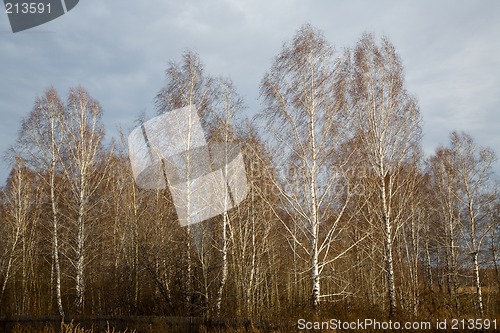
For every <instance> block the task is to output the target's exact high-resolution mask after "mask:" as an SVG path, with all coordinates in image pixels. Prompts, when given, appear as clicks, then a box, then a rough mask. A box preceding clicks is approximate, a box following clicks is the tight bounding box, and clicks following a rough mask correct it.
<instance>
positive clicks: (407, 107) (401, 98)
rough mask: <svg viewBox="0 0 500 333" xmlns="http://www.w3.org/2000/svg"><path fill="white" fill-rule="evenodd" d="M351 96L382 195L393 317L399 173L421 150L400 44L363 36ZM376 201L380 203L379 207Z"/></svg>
mask: <svg viewBox="0 0 500 333" xmlns="http://www.w3.org/2000/svg"><path fill="white" fill-rule="evenodd" d="M352 62H353V69H352V82H351V86H350V89H351V90H350V97H351V98H352V101H351V102H352V108H353V112H354V114H355V117H356V120H355V121H354V128H355V130H356V132H357V135H359V136H360V138H361V142H362V145H363V146H364V147H365V149H366V150H367V156H366V159H367V160H366V163H367V167H368V168H369V169H370V173H373V174H374V177H375V178H374V179H375V181H376V183H377V185H376V187H377V192H378V196H379V199H380V200H378V201H377V202H372V203H371V204H372V207H373V211H374V213H376V217H377V219H378V220H379V228H380V230H381V231H382V234H383V237H384V242H383V243H384V263H385V264H384V266H385V267H384V269H385V274H386V280H387V295H388V299H389V316H391V317H393V316H394V315H395V313H396V307H397V304H396V288H395V281H394V263H393V241H394V237H395V232H396V231H398V229H399V228H400V227H401V223H402V222H403V221H401V220H400V219H399V218H398V216H400V214H399V212H398V210H399V209H401V208H398V209H394V204H395V198H397V197H398V196H399V192H401V190H399V189H398V188H399V187H404V186H406V185H407V183H405V182H404V181H403V182H402V183H399V184H397V183H396V179H398V174H399V173H400V172H401V170H403V168H402V167H403V165H404V164H405V163H407V162H408V161H409V160H410V159H411V158H412V156H414V155H415V152H416V151H417V150H418V147H419V141H420V132H421V131H420V114H419V108H418V105H417V102H416V100H415V98H413V97H412V96H411V95H409V93H408V92H407V91H406V89H405V83H404V74H403V65H402V63H401V59H400V58H399V56H398V54H397V53H396V51H395V48H394V46H393V45H392V44H391V43H390V42H389V40H387V38H382V40H381V43H380V45H377V44H376V42H375V38H374V36H373V35H363V36H362V38H361V39H360V41H359V42H358V44H357V45H356V47H355V49H354V52H353V59H352ZM373 205H375V206H373Z"/></svg>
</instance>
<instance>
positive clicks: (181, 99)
mask: <svg viewBox="0 0 500 333" xmlns="http://www.w3.org/2000/svg"><path fill="white" fill-rule="evenodd" d="M165 76H166V84H165V87H164V88H163V89H161V90H160V92H159V93H158V94H157V96H156V99H155V102H156V106H157V110H158V114H161V113H163V112H168V111H172V110H175V109H179V108H182V107H186V110H187V118H188V119H187V127H188V128H187V131H186V135H185V136H184V137H183V138H182V140H183V144H184V151H185V152H186V154H185V161H184V163H185V165H186V167H185V175H184V179H185V181H186V182H185V183H186V186H187V187H186V191H185V192H186V194H187V197H186V198H185V205H186V207H188V210H189V207H191V206H192V204H191V200H192V199H191V196H190V194H191V189H190V184H191V183H192V181H193V175H191V174H190V172H191V169H192V168H191V167H190V166H191V165H193V161H194V159H195V158H196V157H195V156H193V155H194V153H193V151H192V150H191V147H192V146H193V142H192V141H193V139H192V136H193V135H192V134H193V133H192V132H193V130H192V128H193V126H194V125H193V124H194V117H195V116H196V115H195V113H197V114H198V116H199V117H200V119H201V122H202V125H205V126H206V125H207V124H208V123H209V120H208V118H207V115H208V114H210V109H211V106H212V105H213V92H212V79H211V78H210V77H208V76H207V75H206V74H205V70H204V66H203V64H202V63H201V60H200V58H199V56H198V55H197V54H196V53H194V52H191V51H187V52H186V53H184V54H183V59H182V62H181V63H175V62H172V63H170V65H169V67H168V68H167V70H166V71H165ZM187 216H188V220H187V226H186V228H185V229H186V236H187V237H186V239H185V242H186V244H187V247H186V281H185V283H186V286H187V295H186V296H187V299H186V301H187V303H188V305H189V304H191V303H192V300H193V293H194V285H193V278H194V275H193V263H192V258H191V251H192V250H191V247H192V244H191V237H193V238H195V239H196V242H197V243H198V244H197V246H198V252H197V253H198V254H199V255H201V256H202V255H204V251H201V250H200V248H201V244H199V243H200V242H201V241H202V240H203V235H202V233H203V229H202V226H201V225H199V224H191V222H190V213H189V211H188V212H187ZM199 259H200V263H202V264H203V263H204V262H206V260H208V259H207V258H203V257H200V258H199ZM202 266H203V265H202ZM207 283H208V282H206V281H205V289H207Z"/></svg>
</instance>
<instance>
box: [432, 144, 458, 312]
mask: <svg viewBox="0 0 500 333" xmlns="http://www.w3.org/2000/svg"><path fill="white" fill-rule="evenodd" d="M456 171H457V170H456V167H455V166H454V161H453V154H452V151H451V150H450V149H447V148H444V147H440V148H438V149H436V152H435V154H434V156H432V157H431V158H430V172H431V176H432V186H433V187H432V188H433V190H434V193H433V198H434V199H435V200H436V201H435V202H436V203H437V205H435V208H434V210H435V212H436V214H438V216H439V217H440V220H439V221H438V222H439V225H440V226H441V228H442V229H441V230H442V231H443V232H442V236H441V237H440V238H441V244H442V246H443V247H444V249H445V253H446V261H445V265H446V277H447V279H446V281H447V290H448V293H449V295H450V296H451V297H452V299H453V303H454V307H455V311H456V312H457V313H458V311H459V308H460V303H459V299H458V268H459V267H458V263H457V256H458V251H457V249H458V247H459V244H460V238H459V237H460V229H461V228H460V216H459V203H458V196H457V191H458V175H457V172H456ZM440 234H441V233H440Z"/></svg>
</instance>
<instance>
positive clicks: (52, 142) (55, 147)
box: [12, 88, 66, 317]
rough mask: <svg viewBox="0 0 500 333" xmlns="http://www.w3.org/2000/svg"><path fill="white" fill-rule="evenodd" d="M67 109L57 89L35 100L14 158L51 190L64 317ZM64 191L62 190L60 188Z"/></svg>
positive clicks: (56, 284)
mask: <svg viewBox="0 0 500 333" xmlns="http://www.w3.org/2000/svg"><path fill="white" fill-rule="evenodd" d="M65 112H66V111H65V107H64V104H63V102H62V101H61V99H60V98H59V96H58V94H57V91H56V90H55V89H54V88H49V89H47V91H46V92H45V94H44V95H43V96H42V97H39V98H37V99H36V100H35V105H34V107H33V110H32V111H31V113H30V114H29V116H28V117H27V118H26V119H24V120H23V121H22V124H21V130H20V132H19V136H18V138H17V140H16V143H15V144H14V146H13V147H12V154H14V155H18V156H20V157H21V158H22V159H23V160H24V163H25V165H26V167H27V168H28V169H30V170H32V172H36V173H38V174H39V175H40V179H41V180H42V181H43V182H44V184H45V185H46V186H47V187H48V191H47V192H48V200H49V202H50V209H51V213H50V215H51V233H52V237H51V244H52V270H53V272H54V274H53V276H54V281H53V283H54V286H53V289H52V290H55V294H56V303H57V309H58V312H59V315H61V316H62V317H64V308H63V304H62V296H61V268H60V259H59V258H60V253H61V248H60V243H61V240H60V236H59V232H60V228H61V213H60V208H59V202H60V190H59V189H58V184H57V183H58V178H59V179H60V178H61V177H60V175H61V172H62V171H61V170H62V169H61V157H62V156H64V155H65V151H66V142H64V141H63V136H62V133H61V124H62V123H63V122H64V119H65ZM59 187H60V186H59Z"/></svg>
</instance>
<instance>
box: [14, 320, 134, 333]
mask: <svg viewBox="0 0 500 333" xmlns="http://www.w3.org/2000/svg"><path fill="white" fill-rule="evenodd" d="M135 332H136V331H135V330H132V331H129V330H125V331H123V332H121V331H115V329H114V328H110V327H109V325H108V328H107V329H106V331H104V333H135ZM12 333H97V332H94V329H93V328H90V329H85V328H83V327H81V326H80V324H76V325H75V324H74V323H73V322H71V323H68V324H66V323H64V322H62V323H61V327H60V328H59V329H55V328H54V327H53V326H52V325H48V324H47V325H45V326H44V327H43V328H42V329H40V328H34V327H32V326H30V325H28V326H27V325H22V324H20V323H17V324H16V325H15V326H14V328H13V330H12Z"/></svg>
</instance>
